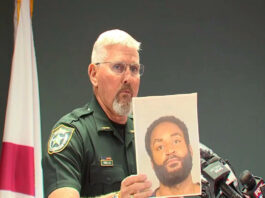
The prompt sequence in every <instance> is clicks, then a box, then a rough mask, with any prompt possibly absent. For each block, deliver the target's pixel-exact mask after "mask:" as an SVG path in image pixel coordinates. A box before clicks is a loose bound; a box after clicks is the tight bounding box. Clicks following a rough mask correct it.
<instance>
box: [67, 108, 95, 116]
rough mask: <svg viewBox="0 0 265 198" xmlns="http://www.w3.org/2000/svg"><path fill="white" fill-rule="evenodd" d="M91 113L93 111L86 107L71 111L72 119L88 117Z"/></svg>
mask: <svg viewBox="0 0 265 198" xmlns="http://www.w3.org/2000/svg"><path fill="white" fill-rule="evenodd" d="M92 113H93V110H92V109H91V108H90V107H88V106H87V105H86V106H85V107H82V108H78V109H75V110H73V111H72V113H71V114H73V116H74V117H77V118H80V117H82V116H85V115H90V114H92Z"/></svg>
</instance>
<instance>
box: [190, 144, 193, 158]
mask: <svg viewBox="0 0 265 198" xmlns="http://www.w3.org/2000/svg"><path fill="white" fill-rule="evenodd" d="M189 151H190V154H191V156H193V150H192V147H191V145H189Z"/></svg>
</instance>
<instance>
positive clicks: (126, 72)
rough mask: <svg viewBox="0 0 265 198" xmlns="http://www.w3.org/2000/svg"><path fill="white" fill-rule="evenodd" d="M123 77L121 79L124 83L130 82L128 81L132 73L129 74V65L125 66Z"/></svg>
mask: <svg viewBox="0 0 265 198" xmlns="http://www.w3.org/2000/svg"><path fill="white" fill-rule="evenodd" d="M123 76H124V78H123V82H124V83H128V82H129V81H130V79H131V78H132V73H131V70H130V66H129V65H127V67H126V68H125V71H124V73H123Z"/></svg>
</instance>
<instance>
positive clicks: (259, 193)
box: [239, 170, 265, 198]
mask: <svg viewBox="0 0 265 198" xmlns="http://www.w3.org/2000/svg"><path fill="white" fill-rule="evenodd" d="M239 179H240V182H241V184H242V185H243V189H242V192H243V194H244V195H245V197H247V198H248V197H249V198H263V197H265V184H264V180H263V179H262V178H260V177H257V176H253V175H252V174H251V173H250V171H248V170H245V171H243V172H242V173H241V174H240V176H239Z"/></svg>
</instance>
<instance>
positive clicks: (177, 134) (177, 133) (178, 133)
mask: <svg viewBox="0 0 265 198" xmlns="http://www.w3.org/2000/svg"><path fill="white" fill-rule="evenodd" d="M170 136H171V137H173V136H180V137H183V135H182V134H181V133H180V132H176V133H173V134H171V135H170Z"/></svg>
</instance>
